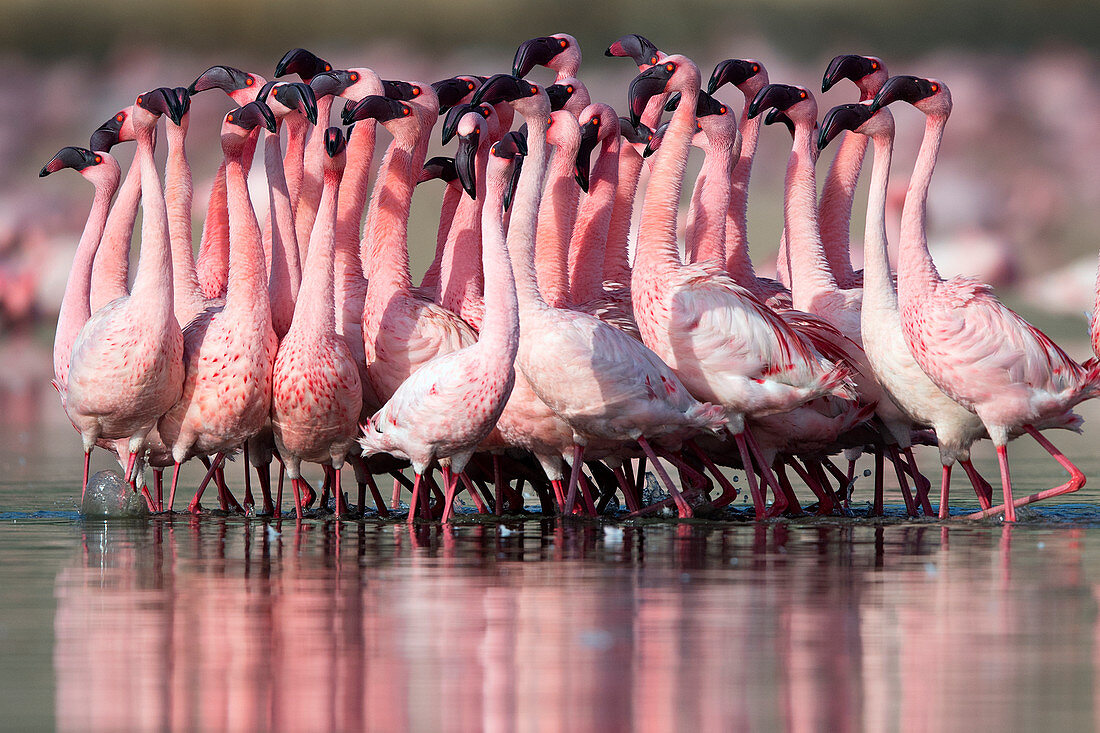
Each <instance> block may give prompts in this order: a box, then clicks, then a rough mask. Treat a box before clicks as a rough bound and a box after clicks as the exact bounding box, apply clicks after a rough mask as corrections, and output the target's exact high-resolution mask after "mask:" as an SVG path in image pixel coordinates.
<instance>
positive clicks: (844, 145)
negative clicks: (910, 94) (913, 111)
mask: <svg viewBox="0 0 1100 733" xmlns="http://www.w3.org/2000/svg"><path fill="white" fill-rule="evenodd" d="M888 78H890V74H889V73H888V72H887V71H886V64H884V63H883V62H882V59H880V58H878V57H877V56H855V55H851V54H848V55H843V56H837V57H835V58H834V59H833V60H832V61H831V62H829V66H828V68H826V69H825V76H824V77H823V78H822V80H821V92H822V93H825V92H827V91H829V89H831V88H832V87H833V85H835V84H836V83H837V82H839V81H840V80H841V79H850V80H851V81H852V82H853V83H854V84H855V85H856V87H857V88H858V89H859V101H861V102H867V101H870V100H872V99H874V97H875V95H876V94H877V93H878V90H879V89H881V88H882V85H883V84H885V83H886V80H887V79H888ZM867 141H868V138H867V137H866V136H865V135H845V136H844V139H843V140H842V141H841V143H840V149H839V150H837V153H836V157H834V158H833V162H832V163H830V164H829V172H828V174H826V176H825V183H824V184H823V185H822V189H821V200H820V201H819V202H818V217H819V218H820V220H821V224H820V226H821V242H822V244H823V245H824V246H825V259H826V260H827V261H828V262H829V268H830V269H831V270H832V271H833V274H834V276H835V277H836V281H837V285H839V286H840V287H841V288H858V287H862V282H863V276H862V274H860V273H858V272H855V271H854V270H853V269H852V256H851V251H850V248H849V242H848V238H849V232H850V230H851V220H852V200H853V199H854V198H855V195H856V185H857V184H858V183H859V174H860V171H861V170H862V169H863V159H864V157H865V156H866V153H867Z"/></svg>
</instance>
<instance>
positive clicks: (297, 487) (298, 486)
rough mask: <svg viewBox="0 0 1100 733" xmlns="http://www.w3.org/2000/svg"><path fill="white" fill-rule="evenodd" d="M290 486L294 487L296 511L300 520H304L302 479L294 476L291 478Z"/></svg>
mask: <svg viewBox="0 0 1100 733" xmlns="http://www.w3.org/2000/svg"><path fill="white" fill-rule="evenodd" d="M290 487H291V488H292V489H294V511H295V512H296V514H297V517H298V521H301V520H302V480H301V479H300V478H292V479H291V480H290Z"/></svg>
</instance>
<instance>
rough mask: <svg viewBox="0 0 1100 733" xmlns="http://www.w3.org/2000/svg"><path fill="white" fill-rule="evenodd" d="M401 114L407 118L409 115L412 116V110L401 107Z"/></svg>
mask: <svg viewBox="0 0 1100 733" xmlns="http://www.w3.org/2000/svg"><path fill="white" fill-rule="evenodd" d="M401 114H403V115H405V116H406V117H408V116H409V115H410V114H412V110H411V109H409V108H408V107H402V108H401Z"/></svg>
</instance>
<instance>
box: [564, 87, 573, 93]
mask: <svg viewBox="0 0 1100 733" xmlns="http://www.w3.org/2000/svg"><path fill="white" fill-rule="evenodd" d="M565 91H567V92H569V93H570V94H572V93H573V85H569V86H567V87H566V88H565Z"/></svg>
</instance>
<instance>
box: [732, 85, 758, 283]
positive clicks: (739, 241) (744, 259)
mask: <svg viewBox="0 0 1100 733" xmlns="http://www.w3.org/2000/svg"><path fill="white" fill-rule="evenodd" d="M751 101H752V100H751V99H750V98H748V97H746V98H745V106H744V107H743V108H742V109H741V121H740V122H739V123H738V129H739V130H740V131H741V155H740V156H739V157H738V159H737V165H736V166H735V167H734V169H733V178H732V179H731V181H730V186H731V188H730V205H729V209H728V210H727V213H726V271H727V272H728V273H729V274H730V276H731V277H732V278H733V279H734V281H735V282H737V283H739V284H743V283H749V282H753V281H755V280H756V270H755V269H754V268H753V266H752V259H751V258H750V256H749V178H750V177H751V176H752V161H753V159H754V158H755V157H756V145H757V143H758V142H759V140H760V123H761V121H762V120H763V117H762V116H757V117H754V118H752V119H751V120H750V119H749V103H750V102H751Z"/></svg>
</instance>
